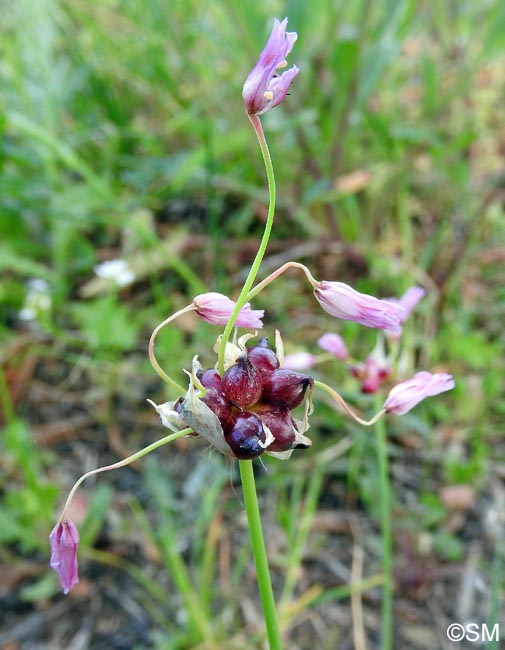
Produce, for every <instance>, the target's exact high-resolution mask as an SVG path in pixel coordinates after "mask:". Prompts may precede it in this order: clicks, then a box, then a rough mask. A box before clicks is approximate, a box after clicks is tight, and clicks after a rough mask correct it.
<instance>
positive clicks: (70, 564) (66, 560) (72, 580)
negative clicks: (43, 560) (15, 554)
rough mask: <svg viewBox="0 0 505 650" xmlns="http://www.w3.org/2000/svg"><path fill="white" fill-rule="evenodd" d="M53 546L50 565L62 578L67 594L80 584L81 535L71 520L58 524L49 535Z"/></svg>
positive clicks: (64, 590)
mask: <svg viewBox="0 0 505 650" xmlns="http://www.w3.org/2000/svg"><path fill="white" fill-rule="evenodd" d="M49 543H50V545H51V560H50V565H51V568H53V569H54V570H55V571H57V572H58V575H59V576H60V582H61V588H62V589H63V593H65V594H67V593H68V592H69V591H70V589H72V587H73V586H74V585H75V584H76V583H77V582H79V575H78V571H77V547H78V545H79V533H78V532H77V528H76V527H75V524H74V523H73V522H72V521H70V519H64V520H63V521H60V522H59V523H57V524H56V526H55V527H54V528H53V530H52V531H51V534H50V535H49Z"/></svg>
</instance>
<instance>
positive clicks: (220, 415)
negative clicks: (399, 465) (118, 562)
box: [50, 18, 454, 649]
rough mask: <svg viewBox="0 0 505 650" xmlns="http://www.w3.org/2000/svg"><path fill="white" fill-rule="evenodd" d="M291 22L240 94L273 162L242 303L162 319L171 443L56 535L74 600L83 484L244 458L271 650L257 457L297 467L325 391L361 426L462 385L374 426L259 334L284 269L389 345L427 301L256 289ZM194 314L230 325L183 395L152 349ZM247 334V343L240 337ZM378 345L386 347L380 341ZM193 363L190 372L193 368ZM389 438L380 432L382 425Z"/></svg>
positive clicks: (416, 381) (401, 394)
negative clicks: (203, 454)
mask: <svg viewBox="0 0 505 650" xmlns="http://www.w3.org/2000/svg"><path fill="white" fill-rule="evenodd" d="M287 22H288V21H287V18H286V19H284V20H283V21H282V22H279V21H278V20H275V21H274V26H273V29H272V33H271V35H270V38H269V40H268V42H267V44H266V46H265V48H264V50H263V51H262V53H261V55H260V57H259V59H258V62H257V63H256V65H255V66H254V68H253V69H252V71H251V72H250V74H249V75H248V77H247V79H246V82H245V84H244V88H243V93H242V94H243V99H244V103H245V108H246V114H247V116H248V118H249V121H250V123H251V125H252V127H253V129H254V131H255V133H256V136H257V139H258V142H259V146H260V149H261V153H262V156H263V161H264V164H265V169H266V174H267V180H268V187H269V209H268V215H267V220H266V223H265V228H264V233H263V237H262V239H261V242H260V244H259V247H258V251H257V253H256V256H255V259H254V261H253V263H252V265H251V268H250V271H249V274H248V276H247V279H246V281H245V282H244V285H243V287H242V289H241V291H240V293H239V295H238V297H237V298H236V300H232V299H231V298H229V297H228V296H225V295H222V294H219V293H215V292H212V291H211V292H208V293H204V294H200V295H198V296H195V298H194V299H193V300H192V302H191V303H190V304H188V305H187V306H186V307H184V308H183V309H180V310H179V311H177V312H176V313H174V314H172V315H170V316H169V317H168V318H166V319H164V320H163V321H162V322H161V323H160V324H159V325H158V326H157V327H156V328H155V330H154V331H153V333H152V335H151V339H150V342H149V358H150V361H151V363H152V366H153V368H154V370H155V371H156V372H157V373H158V375H159V376H160V377H161V378H162V379H163V380H164V381H165V382H166V383H167V384H168V386H169V388H170V390H171V391H172V392H173V399H172V401H167V402H165V403H163V404H159V405H157V404H155V403H154V402H151V404H152V405H153V407H154V408H155V409H156V411H157V412H158V414H159V416H160V418H161V424H162V425H163V426H164V427H166V428H167V429H169V430H170V434H169V435H167V436H165V437H163V438H160V439H159V440H157V441H156V442H154V443H152V444H151V445H149V446H148V447H146V448H144V449H142V450H140V451H139V452H137V453H136V454H134V455H132V456H131V457H129V458H126V459H125V460H122V461H120V462H118V463H115V464H113V465H110V466H107V467H100V468H98V469H95V470H93V471H91V472H88V473H87V474H84V475H83V476H82V477H81V478H80V479H79V480H78V481H77V482H76V484H75V485H74V487H73V488H72V490H71V492H70V494H69V496H68V498H67V502H66V504H65V506H64V508H63V511H62V513H61V516H60V518H59V520H58V522H57V524H56V526H55V528H54V529H53V531H52V533H51V535H50V541H51V566H52V567H53V568H54V569H55V570H56V571H57V572H58V574H59V577H60V581H61V585H62V588H63V591H64V592H65V593H67V592H68V591H69V590H70V589H71V588H72V587H73V586H74V585H75V583H76V582H77V581H78V576H77V546H78V542H79V535H78V532H77V529H76V527H75V525H74V524H73V523H72V522H71V521H70V520H69V519H68V517H67V510H68V508H69V505H70V503H71V501H72V499H73V497H74V495H75V492H76V490H77V489H78V487H79V486H80V484H81V483H82V482H83V480H84V479H86V478H87V477H89V476H91V475H93V474H97V473H100V472H104V471H107V470H110V469H117V468H120V467H123V466H125V465H128V464H129V463H131V462H133V461H135V460H137V459H139V458H141V457H142V456H144V455H146V454H148V453H150V452H151V451H154V450H155V449H157V448H158V447H160V446H162V445H165V444H167V443H169V442H171V441H173V440H175V439H176V438H179V437H181V436H192V437H200V438H203V439H204V440H205V441H207V442H208V443H209V444H210V445H211V446H212V447H213V448H215V449H216V450H217V451H219V452H220V453H222V454H223V455H224V456H226V457H228V458H230V459H236V460H237V461H238V464H239V468H240V476H241V481H242V488H243V494H244V503H245V508H246V513H247V519H248V524H249V529H250V536H251V542H252V550H253V556H254V561H255V565H256V572H257V580H258V588H259V592H260V597H261V602H262V606H263V612H264V617H265V626H266V635H267V638H268V643H269V647H270V648H271V649H279V648H281V647H282V644H281V635H280V631H279V625H278V620H277V615H276V608H275V602H274V597H273V590H272V585H271V581H270V575H269V568H268V558H267V553H266V546H265V541H264V537H263V532H262V526H261V520H260V515H259V508H258V501H257V495H256V488H255V482H254V474H253V465H252V462H253V460H254V459H256V458H258V457H259V456H262V455H263V454H265V455H269V456H274V457H276V458H277V459H280V460H286V461H288V462H289V458H290V457H291V455H292V454H293V453H299V450H302V449H307V448H309V447H310V446H311V440H310V438H309V437H308V436H307V435H306V433H307V431H308V429H309V418H310V415H311V413H312V411H313V408H314V407H313V400H314V393H315V392H316V391H323V392H325V393H326V394H327V395H329V396H331V398H332V399H334V400H335V404H336V406H337V407H338V408H339V409H340V410H343V411H344V412H345V413H346V414H348V415H349V416H351V417H353V418H354V419H355V420H356V421H358V422H359V423H361V424H362V425H364V426H369V425H372V424H374V423H377V424H378V423H379V421H380V420H381V418H382V417H383V416H384V415H385V414H387V413H391V414H395V415H402V414H404V413H406V412H407V411H409V410H410V409H411V408H413V407H414V406H415V405H416V404H418V403H419V402H420V401H421V400H423V399H424V398H425V397H428V396H432V395H436V394H438V393H442V392H444V391H447V390H449V389H451V388H452V387H453V386H454V381H453V379H452V377H451V376H450V375H447V374H445V373H440V374H435V375H431V374H430V373H428V372H419V373H417V374H416V375H415V376H414V377H412V378H411V379H406V380H404V381H401V382H400V383H398V385H396V386H394V387H393V388H392V389H391V390H390V393H389V396H388V397H387V398H386V400H385V401H384V403H383V405H382V407H381V408H379V409H378V412H377V413H376V414H375V415H374V417H372V418H371V419H369V420H364V419H362V418H360V417H359V416H357V415H356V414H355V413H354V411H353V410H352V409H351V408H350V407H349V406H348V404H347V403H346V402H345V401H344V399H343V398H342V397H341V396H340V395H339V393H338V392H337V391H336V390H335V389H334V388H332V387H331V386H328V385H327V384H325V383H323V382H321V381H318V380H315V379H314V378H313V377H312V376H310V375H309V374H306V373H305V371H303V372H302V370H304V365H307V366H312V365H314V363H315V362H316V361H317V357H316V356H315V355H313V354H310V353H305V354H304V355H302V357H300V356H298V358H297V359H295V358H294V357H292V358H291V359H286V363H284V353H283V342H282V338H281V335H280V334H279V332H277V331H276V332H275V335H274V337H273V343H270V341H269V339H268V338H267V337H265V336H261V337H260V336H258V332H257V330H259V329H261V328H262V327H263V321H262V319H263V316H264V312H263V310H258V309H253V308H251V304H250V303H251V301H252V300H253V299H254V298H255V297H256V296H257V295H258V294H259V293H260V292H261V291H263V290H264V289H266V287H267V286H268V285H269V284H270V283H271V282H273V281H274V280H277V279H278V278H279V277H280V276H281V275H282V274H283V273H284V272H285V271H287V270H288V269H293V270H299V271H302V272H303V274H304V275H305V278H306V279H307V281H308V282H309V284H310V285H311V287H312V290H313V294H314V298H315V300H314V302H313V305H312V306H313V307H314V308H316V309H317V308H320V307H321V308H322V309H323V310H324V311H325V312H327V313H328V314H330V315H331V316H333V317H334V318H335V319H337V321H338V320H350V321H354V322H355V323H359V324H360V325H363V326H365V327H370V328H374V329H377V330H379V331H381V330H382V331H384V335H385V336H387V337H390V338H391V340H394V341H398V340H399V338H400V336H401V330H402V324H403V323H404V321H405V319H406V318H407V316H408V314H409V313H410V311H411V310H412V309H413V307H414V306H415V304H416V303H417V302H418V301H419V300H420V299H421V297H422V296H423V295H424V291H423V290H422V289H420V288H414V289H412V290H410V291H409V292H408V293H407V294H406V295H405V296H403V297H402V298H400V299H399V300H395V299H379V298H376V297H374V296H370V295H366V294H363V293H359V292H358V291H356V290H355V289H353V288H352V287H350V286H348V285H347V284H344V283H343V282H341V281H340V280H339V281H336V280H334V279H331V280H326V279H324V280H316V279H315V278H314V277H313V276H312V274H311V272H310V271H309V269H308V268H307V267H306V266H304V265H302V264H299V263H297V262H288V263H286V264H284V265H283V266H281V267H280V268H279V269H277V270H276V271H274V272H273V273H271V274H270V275H269V276H268V277H266V278H265V279H263V280H262V281H261V282H259V283H257V284H255V281H256V277H257V275H258V272H259V270H260V265H261V262H262V259H263V256H264V254H265V250H266V248H267V244H268V241H269V238H270V233H271V230H272V225H273V220H274V210H275V179H274V172H273V167H272V162H271V159H270V154H269V150H268V146H267V142H266V140H265V136H264V133H263V128H262V124H261V121H260V118H259V116H260V115H262V114H264V113H266V112H267V111H269V110H271V109H272V108H274V107H275V106H277V105H278V104H280V103H281V102H282V101H283V100H284V99H285V98H286V95H287V94H288V90H289V88H290V85H291V83H292V82H293V80H294V79H295V77H296V75H297V74H298V72H299V70H298V68H297V67H296V66H292V67H291V68H289V69H287V70H285V71H284V72H279V71H281V70H283V69H284V68H286V66H287V62H286V57H287V55H288V54H289V53H290V52H291V50H292V49H293V46H294V44H295V41H296V39H297V34H296V32H287V31H286V27H287ZM188 312H194V313H195V314H196V315H197V316H199V317H200V319H201V320H202V321H203V322H204V323H205V326H214V327H217V328H223V331H222V332H221V333H220V334H219V335H218V336H217V339H216V344H215V346H214V351H215V353H216V358H215V364H214V365H213V366H211V367H206V368H204V367H202V365H201V364H200V361H199V359H198V357H196V356H195V357H194V358H193V360H192V362H191V364H190V368H188V369H186V370H185V372H186V375H187V379H188V384H187V386H184V385H182V384H181V383H180V380H176V379H174V378H173V377H172V376H171V375H169V374H168V373H167V372H166V371H165V370H164V369H163V368H161V366H160V364H159V363H158V360H157V358H156V354H155V342H156V338H157V336H158V334H159V333H160V331H161V330H162V329H163V328H164V327H166V326H168V325H172V324H173V323H174V322H175V321H176V319H177V318H178V317H179V316H181V315H182V314H186V313H188ZM239 328H240V329H243V330H249V332H246V333H241V334H240V335H239V332H238V329H239ZM381 340H382V339H381ZM319 345H320V347H321V348H322V349H323V350H324V351H325V352H326V358H327V357H328V355H330V356H332V357H334V358H336V359H338V360H340V362H342V363H346V364H347V365H348V367H349V368H350V370H351V372H353V374H355V376H356V377H358V378H359V379H360V380H361V381H362V384H363V385H362V387H363V390H364V392H373V393H375V392H377V390H378V388H379V387H380V385H381V384H382V383H384V382H386V381H389V380H390V378H391V368H392V361H391V359H388V358H387V357H385V356H384V354H382V349H380V348H377V350H376V351H375V352H374V353H372V354H371V355H370V356H369V357H368V359H367V360H366V361H365V362H363V363H356V362H352V361H351V360H350V359H349V353H348V351H347V347H346V345H345V343H344V341H343V340H342V338H341V337H340V336H339V335H337V334H335V333H327V334H326V335H323V336H321V338H320V339H319ZM188 365H189V364H188ZM382 431H384V428H383V427H382ZM378 450H379V457H380V458H382V464H381V486H382V495H381V496H382V501H383V506H384V507H383V510H382V527H383V537H384V540H385V542H384V550H385V552H386V551H388V550H389V551H390V550H391V549H390V548H388V544H389V545H390V544H391V539H390V538H391V534H390V512H389V509H388V489H389V484H388V482H387V480H388V479H387V464H386V463H387V458H386V455H385V440H384V436H383V435H382V437H381V435H380V430H379V429H378ZM384 573H385V586H384V598H383V601H384V602H383V613H385V615H384V616H383V637H384V639H383V648H388V647H390V645H391V642H390V627H391V616H390V611H389V614H388V610H390V605H391V603H390V600H391V571H390V567H389V568H388V567H387V566H386V565H385V567H384Z"/></svg>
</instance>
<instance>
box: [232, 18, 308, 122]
mask: <svg viewBox="0 0 505 650" xmlns="http://www.w3.org/2000/svg"><path fill="white" fill-rule="evenodd" d="M287 24H288V19H287V18H284V20H283V21H282V23H280V22H279V21H278V20H277V18H276V19H275V20H274V26H273V28H272V33H271V34H270V38H269V39H268V41H267V44H266V45H265V47H264V49H263V52H262V53H261V54H260V58H259V59H258V62H257V63H256V65H255V66H254V68H253V69H252V70H251V72H250V73H249V76H248V77H247V79H246V81H245V83H244V88H243V90H242V97H243V98H244V102H245V106H246V109H247V112H248V113H249V115H261V114H262V113H266V111H268V110H270V109H271V108H273V107H274V106H277V105H278V104H280V103H281V102H282V100H283V99H284V97H285V96H286V94H287V92H288V90H289V86H290V85H291V82H292V81H293V79H294V78H295V77H296V75H297V74H298V68H297V67H296V65H294V66H293V67H292V68H290V69H289V70H286V71H285V72H283V73H282V74H281V75H278V74H277V70H280V69H281V68H284V67H286V65H287V63H286V57H287V55H288V54H289V53H290V52H291V50H292V49H293V45H294V44H295V41H296V39H297V38H298V34H297V33H296V32H286V26H287Z"/></svg>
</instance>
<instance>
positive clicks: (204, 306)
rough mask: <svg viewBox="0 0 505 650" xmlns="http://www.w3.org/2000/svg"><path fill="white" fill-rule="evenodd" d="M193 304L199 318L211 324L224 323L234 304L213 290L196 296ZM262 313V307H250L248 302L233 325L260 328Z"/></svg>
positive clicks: (261, 325)
mask: <svg viewBox="0 0 505 650" xmlns="http://www.w3.org/2000/svg"><path fill="white" fill-rule="evenodd" d="M193 304H194V305H195V308H196V313H197V314H198V315H199V316H200V318H203V320H204V321H207V323H211V325H226V323H227V322H228V319H229V318H230V316H231V314H232V312H233V310H234V309H235V305H236V303H235V302H234V301H233V300H230V299H229V298H227V297H226V296H223V294H221V293H215V292H213V291H211V292H209V293H202V294H200V295H199V296H196V298H194V300H193ZM264 314H265V312H264V310H263V309H251V306H250V305H249V303H246V304H245V305H244V306H243V307H242V309H241V310H240V311H239V313H238V316H237V320H236V321H235V326H236V327H248V328H249V327H250V328H251V329H261V328H262V327H263V323H262V322H261V319H262V318H263V316H264Z"/></svg>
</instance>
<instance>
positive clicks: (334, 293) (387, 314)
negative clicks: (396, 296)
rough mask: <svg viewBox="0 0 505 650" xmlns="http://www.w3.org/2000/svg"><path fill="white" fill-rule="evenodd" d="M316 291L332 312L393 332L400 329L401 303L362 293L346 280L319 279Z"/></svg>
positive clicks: (326, 309) (328, 310) (319, 299)
mask: <svg viewBox="0 0 505 650" xmlns="http://www.w3.org/2000/svg"><path fill="white" fill-rule="evenodd" d="M314 295H315V296H316V298H317V300H318V301H319V304H320V305H321V307H322V308H323V309H324V311H326V312H328V314H331V316H335V317H336V318H342V319H343V320H352V321H354V322H355V323H360V324H361V325H365V326H366V327H374V328H378V329H384V330H388V331H390V332H398V331H399V330H400V322H401V317H402V314H403V312H404V309H403V307H402V306H400V305H398V304H395V303H393V302H389V301H388V300H379V299H378V298H374V297H373V296H369V295H367V294H366V293H359V291H356V290H355V289H353V288H352V287H350V286H348V285H347V284H344V283H343V282H326V281H324V280H323V281H322V282H318V283H317V284H316V285H315V288H314Z"/></svg>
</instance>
